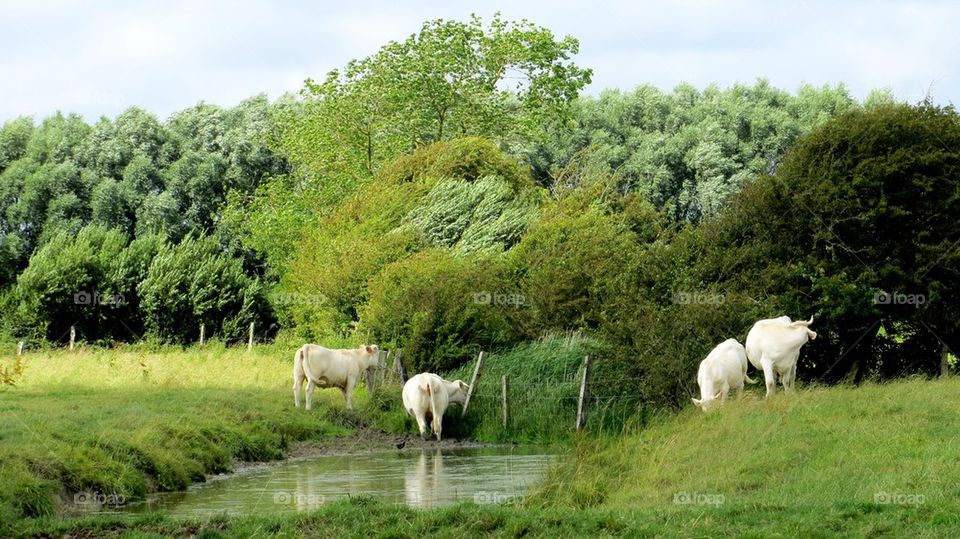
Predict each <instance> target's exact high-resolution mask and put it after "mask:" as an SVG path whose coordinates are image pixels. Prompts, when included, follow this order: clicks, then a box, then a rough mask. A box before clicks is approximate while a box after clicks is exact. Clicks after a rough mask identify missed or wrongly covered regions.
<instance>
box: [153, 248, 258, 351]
mask: <svg viewBox="0 0 960 539" xmlns="http://www.w3.org/2000/svg"><path fill="white" fill-rule="evenodd" d="M137 293H138V296H139V299H140V308H141V310H142V313H143V317H144V323H145V326H146V329H147V331H149V332H150V333H151V334H154V335H157V336H159V337H162V338H164V339H170V340H174V341H178V342H188V341H190V340H193V338H194V336H195V335H196V333H197V331H198V328H199V327H200V324H204V325H206V327H207V335H210V336H214V335H215V336H217V337H219V338H221V339H223V340H225V341H237V340H240V339H242V338H243V337H245V336H246V331H247V326H248V325H249V324H250V323H251V322H253V323H255V324H256V326H257V327H260V328H270V327H271V324H272V322H273V319H272V316H271V313H270V310H269V308H268V304H267V298H266V293H265V289H264V286H263V284H262V283H260V281H259V280H257V279H256V278H251V277H249V276H248V275H246V274H245V273H244V272H243V268H242V264H241V263H240V261H239V260H237V259H233V258H229V257H227V256H224V254H223V253H222V252H220V249H219V246H218V245H217V243H216V242H215V241H214V240H213V239H212V238H210V237H199V238H194V237H187V238H185V239H184V240H183V241H181V242H180V243H179V244H176V245H171V244H164V245H163V246H161V247H160V249H159V250H158V251H157V253H156V255H155V256H154V257H153V260H152V261H151V262H150V266H149V268H148V269H147V273H146V277H145V278H144V279H143V280H142V281H141V282H140V284H139V285H138V287H137Z"/></svg>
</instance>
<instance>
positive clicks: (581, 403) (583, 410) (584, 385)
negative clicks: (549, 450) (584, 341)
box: [576, 356, 590, 431]
mask: <svg viewBox="0 0 960 539" xmlns="http://www.w3.org/2000/svg"><path fill="white" fill-rule="evenodd" d="M589 386H590V356H586V357H584V358H583V378H582V380H581V381H580V398H579V399H578V400H577V424H576V429H577V430H578V431H581V430H583V427H584V426H585V425H586V424H587V406H586V405H587V392H588V391H589V390H590V388H589Z"/></svg>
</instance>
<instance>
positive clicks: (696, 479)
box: [530, 379, 960, 536]
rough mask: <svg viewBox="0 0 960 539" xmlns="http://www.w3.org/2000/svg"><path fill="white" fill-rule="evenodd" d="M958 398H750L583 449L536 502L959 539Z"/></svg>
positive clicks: (933, 388) (950, 391)
mask: <svg viewBox="0 0 960 539" xmlns="http://www.w3.org/2000/svg"><path fill="white" fill-rule="evenodd" d="M957 394H960V380H957V379H948V380H936V381H928V380H922V379H915V380H908V381H901V382H894V383H888V384H882V385H874V384H867V385H864V386H861V387H856V388H853V387H834V388H812V389H808V390H803V391H798V392H797V393H794V394H788V395H778V396H777V397H776V398H774V399H772V400H771V401H770V402H765V401H764V400H763V399H762V398H761V397H760V395H759V394H757V393H753V394H751V395H749V396H748V397H747V398H746V399H744V400H743V401H733V402H730V403H729V404H728V405H727V406H726V407H724V408H722V409H720V410H718V411H717V412H715V413H711V414H703V413H702V412H700V411H699V410H695V409H693V407H689V408H688V409H687V410H685V411H684V412H683V413H681V414H679V415H678V416H676V417H673V418H670V419H667V420H664V421H662V422H661V423H660V424H659V425H656V426H653V427H651V428H647V429H645V430H643V431H642V432H638V433H635V434H632V435H628V436H623V437H618V438H611V439H604V440H584V441H583V442H582V443H580V444H578V454H579V457H578V458H577V459H576V462H575V463H573V464H571V465H568V466H562V467H559V468H556V469H555V470H554V472H553V474H552V476H551V477H550V478H549V479H548V480H547V481H545V482H544V484H543V485H542V486H541V489H540V491H539V492H538V493H537V494H536V495H535V496H534V497H533V498H532V500H531V502H530V503H531V504H532V506H534V507H553V506H557V505H560V506H568V507H573V508H591V509H600V510H604V509H608V510H618V511H624V510H626V511H651V510H662V511H667V512H671V513H677V514H679V515H681V517H682V516H683V515H686V514H689V513H698V514H702V515H703V518H705V519H709V520H711V521H713V522H715V523H716V525H717V526H722V524H723V522H724V521H725V520H726V519H728V518H732V517H733V516H734V515H739V516H737V517H736V518H737V519H738V520H740V521H741V522H742V523H743V525H744V526H745V527H744V530H749V529H752V528H753V527H755V526H760V525H762V524H763V523H762V522H756V515H757V514H771V513H776V514H778V515H779V516H778V517H777V521H778V522H780V523H781V524H782V526H783V527H782V528H781V529H782V531H783V533H786V534H787V535H794V534H799V535H804V534H806V533H807V532H809V531H810V529H811V528H810V526H809V524H810V522H808V521H809V520H811V519H813V520H815V521H817V522H819V523H820V524H821V525H825V526H826V527H825V528H824V529H825V530H829V529H831V528H830V527H831V526H832V527H835V528H836V529H837V530H840V531H847V532H849V531H851V530H855V531H856V533H857V534H860V533H863V534H865V535H884V534H886V533H888V532H889V533H894V534H895V535H898V534H900V533H902V532H903V531H905V530H906V529H907V528H902V527H900V526H901V524H903V523H904V522H912V523H913V524H916V525H918V526H920V528H918V529H917V530H916V532H917V533H918V534H920V535H924V534H925V535H928V536H936V535H937V533H934V531H935V530H941V529H950V530H952V531H953V535H956V533H958V532H960V512H958V510H960V459H958V458H957V455H960V399H957V398H956V397H955V396H956V395H957ZM691 500H692V501H694V502H699V503H683V502H689V501H691ZM891 502H892V503H891ZM847 520H851V521H853V522H856V523H859V524H857V525H856V526H855V527H853V528H850V527H848V526H847V524H845V522H846V521H847ZM911 534H912V533H911Z"/></svg>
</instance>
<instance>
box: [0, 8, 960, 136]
mask: <svg viewBox="0 0 960 539" xmlns="http://www.w3.org/2000/svg"><path fill="white" fill-rule="evenodd" d="M332 4H334V3H333V2H268V1H258V0H232V1H222V2H221V1H209V2H204V1H203V0H193V1H184V2H181V1H173V0H167V1H163V2H128V1H105V0H101V1H96V2H93V1H87V2H80V1H70V0H60V1H50V0H28V1H21V0H0V24H2V26H0V121H4V120H8V119H10V118H13V117H16V116H20V115H33V116H35V117H36V118H38V119H39V118H42V117H43V116H46V115H48V114H50V113H52V112H54V111H56V110H58V109H59V110H63V111H65V112H79V113H81V114H83V115H84V116H85V117H86V118H87V119H88V120H91V121H92V120H96V119H97V118H98V117H99V116H101V115H107V116H111V117H113V116H115V115H116V114H118V113H119V112H121V111H122V110H123V109H125V108H127V107H128V106H130V105H137V106H140V107H143V108H145V109H147V110H149V111H151V112H153V113H155V114H157V115H158V116H159V117H160V118H162V119H163V118H166V117H167V116H168V115H169V114H170V113H172V112H174V111H177V110H180V109H183V108H185V107H188V106H191V105H193V104H196V103H197V102H199V101H206V102H211V103H216V104H218V105H222V106H232V105H235V104H236V103H238V102H240V101H241V100H243V99H244V98H246V97H248V96H251V95H255V94H258V93H261V92H266V93H267V95H268V96H269V97H270V98H271V99H274V98H276V97H278V96H279V95H281V94H283V93H284V92H287V91H296V90H298V89H299V88H300V87H301V85H302V82H303V79H304V78H306V77H314V78H321V77H322V76H323V75H324V74H325V73H326V72H327V71H329V70H330V69H332V68H334V67H339V66H342V65H343V64H344V63H345V62H346V61H348V60H349V59H351V58H358V57H363V56H366V55H369V54H371V53H373V52H375V51H376V50H377V49H378V48H379V46H380V45H381V44H383V43H385V42H387V41H389V40H392V39H393V40H396V39H403V38H405V37H406V36H408V35H409V34H411V33H413V32H416V31H417V29H418V28H419V27H420V23H421V22H422V21H424V20H426V19H433V18H456V19H466V18H467V17H468V16H469V14H470V13H472V12H476V13H477V14H478V15H481V16H483V17H485V18H487V17H489V16H490V15H492V14H493V12H495V11H498V10H499V11H501V12H502V14H503V17H504V18H505V19H520V18H527V19H529V20H531V21H533V22H535V23H537V24H539V25H542V26H546V27H548V28H550V29H551V30H553V31H554V33H555V34H557V35H558V36H562V35H566V34H570V35H573V36H574V37H576V38H578V39H579V40H580V54H579V56H578V57H577V62H578V63H579V64H580V65H581V66H584V67H590V68H592V69H593V70H594V76H593V84H592V85H591V86H590V87H589V88H587V92H588V93H591V94H598V93H599V92H600V91H601V90H603V89H604V88H612V87H616V88H621V89H625V90H629V89H632V88H633V87H635V86H637V85H638V84H643V83H652V84H654V85H656V86H659V87H661V88H663V89H667V90H668V89H670V88H672V87H674V86H675V85H676V84H677V83H679V82H681V81H686V82H690V83H692V84H694V85H696V86H698V87H703V86H705V85H707V84H710V83H717V84H719V85H721V86H728V85H730V84H733V83H735V82H738V81H739V82H748V83H749V82H753V81H754V80H756V79H757V78H758V77H765V78H767V79H769V80H770V81H771V83H773V84H774V85H775V86H778V87H781V88H785V89H788V90H795V89H796V88H797V87H798V86H799V85H800V84H802V83H811V84H814V85H818V86H819V85H822V84H835V83H838V82H843V83H845V84H846V85H847V88H848V89H849V90H850V92H851V93H852V94H853V95H854V96H855V97H858V98H862V97H864V96H866V95H867V93H869V91H870V90H871V89H872V88H880V87H889V88H891V89H892V90H893V91H894V94H895V95H896V96H897V97H899V98H901V99H906V100H909V101H918V100H920V99H922V98H923V97H924V96H925V95H926V94H927V93H928V92H929V93H930V95H931V96H932V97H933V99H934V100H935V101H936V102H938V103H941V104H948V103H955V102H956V101H957V96H958V91H960V73H958V66H960V37H958V36H960V32H958V29H957V25H958V23H960V2H946V1H944V2H933V1H928V2H907V1H904V2H876V1H873V2H871V1H863V2H857V1H850V2H841V1H839V0H838V1H835V2H786V1H784V2H780V1H750V0H742V1H725V2H707V1H696V2H694V1H689V2H687V1H682V2H681V1H674V2H666V1H665V2H641V1H637V2H628V1H619V2H606V3H604V2H599V3H591V4H590V7H585V6H584V5H583V4H581V3H577V2H564V1H561V0H550V1H534V2H522V1H519V0H514V1H507V2H504V1H499V0H485V1H484V2H461V1H457V0H447V1H445V2H442V3H438V4H439V5H432V4H431V3H429V2H406V5H405V6H403V7H399V5H395V4H394V3H392V2H378V1H364V0H358V1H352V2H336V4H337V6H335V7H334V6H332ZM398 4H399V3H398ZM477 6H482V7H477Z"/></svg>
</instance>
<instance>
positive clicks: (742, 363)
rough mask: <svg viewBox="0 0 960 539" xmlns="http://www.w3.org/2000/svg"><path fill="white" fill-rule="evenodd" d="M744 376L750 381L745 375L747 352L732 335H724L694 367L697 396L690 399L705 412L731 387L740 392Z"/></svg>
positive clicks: (725, 394) (717, 403)
mask: <svg viewBox="0 0 960 539" xmlns="http://www.w3.org/2000/svg"><path fill="white" fill-rule="evenodd" d="M744 380H746V381H747V382H750V383H751V384H752V383H754V382H753V380H751V379H750V378H749V377H747V352H746V350H744V349H743V345H742V344H740V343H739V342H737V340H736V339H727V340H725V341H723V342H722V343H720V344H718V345H717V346H716V348H714V349H713V350H711V351H710V353H709V354H707V357H706V358H704V360H703V361H701V362H700V370H699V371H697V384H698V385H699V386H700V398H699V399H691V400H692V401H693V403H694V404H696V405H697V406H699V407H700V409H702V410H703V411H704V412H709V411H710V410H711V409H713V408H714V407H716V406H719V405H720V404H723V403H724V402H726V400H727V395H728V394H729V393H730V390H731V389H736V390H737V395H738V396H743V382H744Z"/></svg>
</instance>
